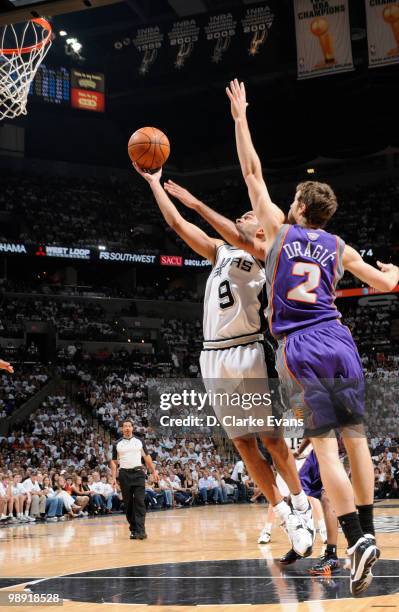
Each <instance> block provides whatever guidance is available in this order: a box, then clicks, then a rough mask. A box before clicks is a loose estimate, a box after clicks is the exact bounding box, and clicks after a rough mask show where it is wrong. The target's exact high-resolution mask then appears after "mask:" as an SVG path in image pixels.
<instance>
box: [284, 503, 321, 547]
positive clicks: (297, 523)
mask: <svg viewBox="0 0 399 612" xmlns="http://www.w3.org/2000/svg"><path fill="white" fill-rule="evenodd" d="M309 515H310V516H309ZM310 525H311V527H310ZM281 527H282V529H283V530H284V531H285V532H286V534H287V535H288V537H289V540H290V542H291V546H292V548H293V549H294V551H295V552H296V553H297V554H298V555H299V556H301V557H309V555H311V554H312V549H313V541H314V526H313V519H312V511H311V509H310V506H309V508H308V510H305V512H298V511H297V510H292V509H291V512H290V513H289V514H288V515H287V517H286V519H285V521H284V522H283V523H282V524H281Z"/></svg>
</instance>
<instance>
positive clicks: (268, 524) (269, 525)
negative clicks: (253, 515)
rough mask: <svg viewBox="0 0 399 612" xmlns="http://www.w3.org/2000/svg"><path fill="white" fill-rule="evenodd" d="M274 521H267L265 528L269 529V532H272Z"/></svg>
mask: <svg viewBox="0 0 399 612" xmlns="http://www.w3.org/2000/svg"><path fill="white" fill-rule="evenodd" d="M272 526H273V525H272V523H265V527H264V529H265V530H266V531H267V533H271V532H272Z"/></svg>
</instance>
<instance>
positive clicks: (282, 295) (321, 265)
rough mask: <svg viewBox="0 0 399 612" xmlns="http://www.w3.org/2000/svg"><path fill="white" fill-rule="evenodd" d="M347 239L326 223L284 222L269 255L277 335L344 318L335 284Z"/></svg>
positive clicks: (270, 302)
mask: <svg viewBox="0 0 399 612" xmlns="http://www.w3.org/2000/svg"><path fill="white" fill-rule="evenodd" d="M344 247H345V243H344V241H343V240H342V239H341V238H339V237H338V236H334V235H333V234H329V233H328V232H325V231H324V230H322V229H317V230H315V229H311V228H305V227H302V226H300V225H283V226H282V227H281V228H280V230H279V232H278V234H277V236H276V239H275V240H274V242H273V245H272V247H271V249H270V251H269V252H268V254H267V257H266V268H265V270H266V289H267V296H268V319H269V325H270V331H271V333H272V334H273V336H274V337H275V338H281V337H282V336H283V335H286V334H290V333H292V332H295V331H298V330H300V329H304V328H307V327H311V326H313V325H317V324H318V323H322V322H324V321H330V320H334V319H339V318H341V314H340V313H339V311H338V310H337V307H336V306H335V288H336V285H337V283H338V281H339V280H340V279H341V278H342V276H343V272H344V271H343V265H342V257H343V252H344Z"/></svg>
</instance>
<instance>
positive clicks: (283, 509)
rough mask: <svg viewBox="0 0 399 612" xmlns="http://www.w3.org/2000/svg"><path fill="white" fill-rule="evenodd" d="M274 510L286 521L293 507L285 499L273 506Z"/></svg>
mask: <svg viewBox="0 0 399 612" xmlns="http://www.w3.org/2000/svg"><path fill="white" fill-rule="evenodd" d="M273 510H274V512H275V513H276V514H277V516H278V517H279V518H280V519H281V520H282V521H285V520H286V518H287V516H288V515H289V514H291V508H290V507H289V505H288V504H287V502H285V501H284V500H282V501H281V502H279V503H278V504H276V505H275V506H273Z"/></svg>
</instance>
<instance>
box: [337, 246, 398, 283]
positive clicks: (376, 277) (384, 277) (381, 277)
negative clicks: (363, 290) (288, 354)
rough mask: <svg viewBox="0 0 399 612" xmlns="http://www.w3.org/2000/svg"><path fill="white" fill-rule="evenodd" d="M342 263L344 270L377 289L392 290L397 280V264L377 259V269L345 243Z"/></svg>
mask: <svg viewBox="0 0 399 612" xmlns="http://www.w3.org/2000/svg"><path fill="white" fill-rule="evenodd" d="M342 263H343V266H344V268H345V270H348V272H351V273H352V274H353V275H354V276H356V278H358V279H360V280H361V281H363V282H364V283H367V284H368V285H370V287H374V289H377V290H378V291H392V289H394V288H395V287H396V285H397V284H398V282H399V268H398V266H394V265H393V264H384V263H381V262H380V261H377V265H378V267H379V268H380V269H379V270H377V268H374V267H373V266H370V264H368V263H366V262H365V261H364V260H363V259H362V257H361V255H360V254H359V253H358V252H357V251H355V249H353V248H352V247H350V246H348V245H345V248H344V255H343V262H342Z"/></svg>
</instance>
